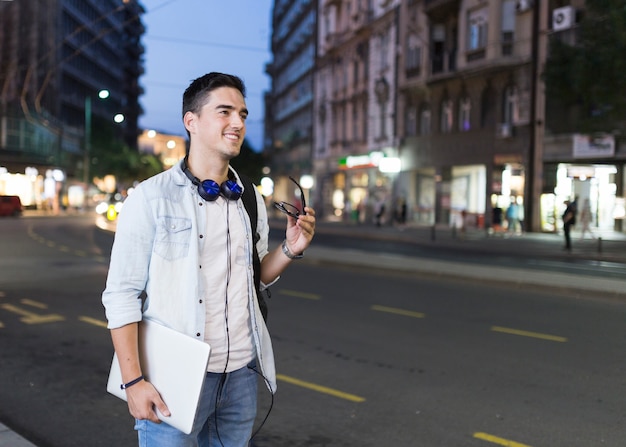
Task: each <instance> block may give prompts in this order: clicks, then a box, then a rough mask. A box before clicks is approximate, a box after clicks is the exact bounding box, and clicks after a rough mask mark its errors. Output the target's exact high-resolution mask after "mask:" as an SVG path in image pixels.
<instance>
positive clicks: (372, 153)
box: [268, 0, 626, 231]
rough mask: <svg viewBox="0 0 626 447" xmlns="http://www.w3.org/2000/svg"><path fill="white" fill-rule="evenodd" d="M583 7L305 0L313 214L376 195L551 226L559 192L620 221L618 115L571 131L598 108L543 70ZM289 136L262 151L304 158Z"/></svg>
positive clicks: (488, 223)
mask: <svg viewBox="0 0 626 447" xmlns="http://www.w3.org/2000/svg"><path fill="white" fill-rule="evenodd" d="M617 3H619V2H617ZM277 4H280V8H279V11H278V12H279V13H280V14H283V15H285V14H287V13H286V11H287V9H286V6H285V2H277ZM608 4H609V3H607V5H608ZM587 6H588V5H586V3H585V1H584V0H569V1H568V0H547V1H539V0H534V1H533V0H485V1H481V2H474V1H463V0H397V1H393V0H380V1H378V0H319V2H318V4H317V16H318V17H317V41H316V49H315V67H314V71H313V79H314V82H313V91H314V101H313V113H312V116H311V120H312V121H311V126H312V134H313V140H312V153H311V160H312V161H311V167H312V173H313V175H314V178H315V182H314V187H313V190H312V195H313V198H314V204H315V206H316V208H317V211H318V216H319V217H320V218H322V219H342V220H346V221H353V222H354V221H361V222H362V221H367V222H370V221H372V218H373V217H374V216H375V215H376V214H377V213H378V212H379V211H380V210H381V209H382V208H383V207H384V210H385V216H384V222H385V223H393V222H394V220H398V219H399V220H401V221H404V220H405V219H406V220H407V221H408V222H411V223H414V224H420V225H449V226H456V227H460V226H461V225H469V226H475V227H478V228H488V229H490V230H494V231H495V230H506V229H507V226H509V225H508V223H509V222H513V223H514V224H513V225H511V228H513V227H517V228H515V229H516V230H517V231H519V230H520V229H521V227H523V228H524V229H526V230H530V231H558V230H559V228H560V226H561V219H560V215H561V213H562V211H563V209H564V207H565V205H564V201H565V200H573V199H574V198H575V197H577V198H578V200H579V202H580V206H581V207H582V206H583V204H584V203H588V204H589V206H590V208H591V211H592V214H593V216H594V219H593V222H594V224H595V226H596V227H598V228H601V229H618V230H621V229H622V220H623V219H624V218H625V217H626V203H625V202H626V201H625V199H624V169H623V168H624V161H625V160H626V146H625V145H624V142H623V137H621V135H622V134H623V132H624V131H626V129H623V128H622V127H626V126H625V125H624V124H623V122H624V121H623V117H618V118H619V119H621V121H620V122H621V123H622V124H621V127H620V125H617V126H615V123H610V122H608V121H607V122H606V123H600V125H599V126H596V127H597V128H596V130H595V131H593V132H591V131H589V130H586V128H585V127H584V126H582V125H581V122H582V121H581V120H580V119H575V118H576V117H579V118H580V115H581V114H582V115H584V114H585V113H587V114H588V113H597V115H598V116H602V113H603V111H605V110H606V108H605V109H603V108H602V104H600V105H596V107H595V111H591V112H590V111H588V110H587V111H585V110H583V107H582V106H581V104H580V103H576V101H569V102H568V103H567V104H564V103H563V101H561V102H559V101H557V99H556V93H555V92H554V91H550V90H549V89H548V88H547V86H546V83H545V79H544V77H545V76H544V75H545V73H546V70H547V69H548V68H549V67H550V66H549V65H548V64H549V62H550V60H551V59H550V57H551V54H550V48H551V47H552V44H553V43H554V41H555V40H558V41H562V42H565V43H567V44H568V45H571V46H572V48H576V47H580V46H581V41H580V39H581V38H582V37H581V24H584V23H588V22H585V20H589V18H590V17H591V16H590V15H589V11H588V7H587ZM606 7H609V8H610V6H606ZM275 14H276V11H275ZM281 17H282V16H281ZM275 32H276V30H275ZM294 35H296V34H294ZM282 36H284V38H285V39H284V40H283V41H282V46H281V47H275V48H274V51H276V50H277V49H279V48H286V47H289V46H290V45H292V43H290V36H291V34H289V33H286V32H283V33H282ZM605 46H606V45H605ZM308 66H309V65H307V67H308ZM276 67H278V66H276ZM562 69H563V70H565V71H566V72H567V71H576V70H577V67H576V66H567V67H565V68H562ZM278 72H279V70H276V71H275V73H278ZM279 86H280V88H282V87H283V84H281V83H275V84H274V85H273V89H275V90H276V89H277V88H278V87H279ZM277 91H279V92H280V91H281V90H280V89H278V90H277ZM272 94H275V93H274V91H273V92H272ZM615 94H616V95H620V94H621V93H620V92H619V91H616V92H615ZM583 96H584V95H583ZM274 104H275V105H276V104H277V103H274ZM284 104H289V103H288V102H285V103H283V105H284ZM279 108H280V107H279ZM280 109H281V111H282V110H283V109H284V110H285V111H286V112H285V113H287V110H288V109H286V108H284V107H282V108H280ZM269 113H271V114H274V115H276V114H277V113H278V110H277V109H269ZM275 124H276V122H274V123H272V121H268V126H273V125H275ZM596 124H597V123H596ZM272 131H273V130H270V132H272ZM274 135H275V134H274ZM275 141H280V142H281V144H282V142H283V140H280V139H278V140H275ZM292 148H293V146H292V145H284V146H283V149H282V151H275V152H274V153H273V155H275V157H274V158H273V159H274V163H275V164H276V163H278V165H280V163H281V161H278V159H280V160H282V162H285V161H286V160H291V159H292V157H296V158H297V159H298V160H302V161H301V163H302V164H303V165H304V163H305V161H304V159H303V157H304V152H298V151H295V152H292ZM398 210H406V217H402V216H398ZM507 211H511V212H512V213H513V214H514V215H509V218H508V219H507ZM515 222H517V223H518V224H515Z"/></svg>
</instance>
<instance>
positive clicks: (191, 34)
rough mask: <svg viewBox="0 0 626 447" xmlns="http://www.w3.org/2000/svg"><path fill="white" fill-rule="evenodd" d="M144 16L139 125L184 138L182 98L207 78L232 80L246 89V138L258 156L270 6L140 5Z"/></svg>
mask: <svg viewBox="0 0 626 447" xmlns="http://www.w3.org/2000/svg"><path fill="white" fill-rule="evenodd" d="M141 4H142V5H143V6H144V7H145V9H146V13H145V14H144V15H143V22H144V25H145V26H146V33H145V34H144V36H143V44H144V46H145V49H146V52H145V54H144V60H145V74H144V75H143V76H142V77H141V78H140V82H141V85H142V86H143V87H144V89H145V93H144V95H143V96H142V97H141V105H142V106H143V108H144V115H143V116H142V117H141V118H140V120H139V125H140V127H142V128H145V129H155V130H157V131H160V132H166V133H171V134H176V135H186V132H185V128H184V127H183V124H182V117H181V108H182V95H183V92H184V90H185V89H186V88H187V86H188V85H189V83H190V82H191V81H192V80H193V79H195V78H197V77H199V76H202V75H203V74H205V73H208V72H211V71H219V72H224V73H230V74H235V75H237V76H239V77H241V78H242V79H243V81H244V82H245V84H246V89H247V96H246V103H247V106H248V110H249V111H250V115H249V118H248V121H247V138H248V140H249V142H250V144H251V145H252V147H253V148H254V149H255V150H256V151H260V150H261V149H262V143H263V95H264V92H265V91H267V90H268V89H269V87H270V80H269V77H268V76H267V75H266V74H265V65H266V64H267V63H269V62H271V60H272V59H271V52H270V41H269V40H270V37H271V31H272V30H271V8H272V5H273V1H272V0H228V1H216V0H142V1H141Z"/></svg>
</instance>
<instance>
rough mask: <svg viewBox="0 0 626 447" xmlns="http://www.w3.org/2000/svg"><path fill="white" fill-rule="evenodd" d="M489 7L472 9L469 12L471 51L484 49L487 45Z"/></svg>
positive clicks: (468, 40) (468, 47) (469, 44)
mask: <svg viewBox="0 0 626 447" xmlns="http://www.w3.org/2000/svg"><path fill="white" fill-rule="evenodd" d="M487 18H488V11H487V8H481V9H477V10H474V11H470V12H469V14H468V27H467V28H468V32H469V35H468V38H467V49H468V50H469V51H475V50H482V49H485V48H486V47H487V24H488V20H487Z"/></svg>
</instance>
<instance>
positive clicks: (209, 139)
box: [102, 73, 315, 447]
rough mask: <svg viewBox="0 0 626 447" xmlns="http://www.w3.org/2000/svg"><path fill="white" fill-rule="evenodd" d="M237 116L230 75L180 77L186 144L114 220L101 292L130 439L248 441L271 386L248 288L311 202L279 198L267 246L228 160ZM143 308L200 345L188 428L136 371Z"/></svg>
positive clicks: (281, 262) (237, 86)
mask: <svg viewBox="0 0 626 447" xmlns="http://www.w3.org/2000/svg"><path fill="white" fill-rule="evenodd" d="M247 116H248V110H247V108H246V103H245V86H244V84H243V82H242V81H241V79H239V78H238V77H236V76H233V75H228V74H222V73H209V74H206V75H204V76H202V77H199V78H197V79H195V80H194V81H192V82H191V84H190V85H189V87H188V88H187V89H186V90H185V92H184V95H183V124H184V126H185V128H186V130H187V133H188V136H189V140H190V143H189V150H188V154H187V156H186V157H185V159H183V160H182V161H181V162H180V163H178V164H177V165H175V166H173V167H172V168H171V169H169V170H167V171H165V172H162V173H160V174H158V175H156V176H154V177H152V178H150V179H148V180H146V181H144V182H142V183H141V184H140V185H139V186H138V187H137V188H136V189H135V190H134V192H133V193H132V194H130V195H129V196H128V198H127V200H126V202H125V203H124V208H123V211H122V212H121V214H120V217H119V221H118V223H117V231H116V234H115V241H114V244H113V248H112V252H111V263H110V267H109V273H108V278H107V283H106V288H105V290H104V292H103V295H102V302H103V304H104V307H105V310H106V316H107V319H108V327H109V329H110V330H111V337H112V340H113V345H114V348H115V351H116V353H117V355H118V358H119V362H120V369H121V373H122V379H123V381H124V384H126V386H127V388H126V395H127V398H128V408H129V411H130V414H131V415H132V416H133V417H134V418H135V419H136V424H135V430H137V432H138V438H139V445H142V446H143V445H149V446H150V447H159V446H163V447H165V446H168V447H169V446H177V447H183V446H185V447H187V446H189V447H191V446H198V445H202V446H212V447H213V446H220V447H221V446H224V447H244V446H248V443H249V440H250V437H251V432H252V427H253V423H254V420H255V417H256V404H257V382H258V379H259V377H261V376H262V377H263V379H264V381H265V382H266V384H267V386H268V388H269V390H270V392H271V393H272V394H273V393H274V392H275V391H276V375H275V372H274V356H273V352H272V347H271V342H270V338H269V333H268V330H267V327H266V325H265V322H264V318H263V316H262V310H261V305H260V304H259V302H258V300H259V298H258V290H261V289H264V288H265V287H266V285H269V284H271V283H272V282H274V281H275V280H276V279H277V278H278V277H279V275H280V274H281V273H282V272H283V271H284V270H285V269H286V268H287V266H288V265H289V264H290V262H291V261H292V260H293V259H298V258H300V257H302V255H303V253H304V250H305V249H306V248H307V247H308V246H309V244H310V243H311V240H312V238H313V234H314V230H315V211H314V210H313V209H312V208H310V207H306V206H305V207H304V209H303V210H300V211H299V212H298V213H294V212H293V209H292V208H291V207H286V206H284V207H283V209H284V210H285V212H286V211H289V210H291V211H289V215H288V217H287V224H286V237H285V239H284V240H283V242H282V244H281V245H279V246H278V247H276V248H274V249H273V250H271V251H270V250H269V247H268V234H269V227H268V219H267V211H266V208H265V205H264V202H263V198H262V197H261V195H260V194H259V192H258V191H257V190H256V188H254V187H252V184H251V183H250V184H249V186H247V187H246V182H244V181H243V180H242V179H243V177H242V176H239V174H238V173H237V172H235V170H234V169H233V168H232V167H231V166H230V161H231V159H233V158H234V157H236V156H237V155H239V153H240V149H241V145H242V143H243V141H244V136H245V131H246V118H247ZM199 179H212V180H203V181H201V180H199ZM245 188H250V189H252V190H254V197H255V201H256V214H257V219H254V222H251V220H252V219H251V218H250V217H249V215H248V213H247V212H246V208H245V203H244V204H242V202H243V199H242V194H246V193H245ZM247 197H249V196H247ZM303 206H304V204H303ZM252 228H256V229H257V234H254V235H253V234H252V231H251V229H252ZM258 261H260V262H258ZM257 277H258V280H257ZM142 297H143V299H142ZM144 317H146V318H151V319H154V320H157V321H159V322H160V323H162V324H164V325H166V326H168V327H170V328H172V329H175V330H177V331H179V332H181V333H184V334H186V335H188V336H190V337H193V338H195V339H198V340H201V341H204V342H206V343H208V344H209V345H210V346H211V355H210V358H209V363H208V368H207V373H206V376H205V382H204V388H203V392H202V396H201V401H200V405H199V406H198V411H197V413H196V419H195V423H194V426H193V429H192V432H191V434H189V435H186V434H184V433H182V432H180V431H178V430H177V429H175V428H173V427H171V426H170V425H168V424H166V423H159V419H158V418H157V414H156V411H155V410H156V409H158V410H159V411H160V412H161V413H163V414H164V415H165V416H168V415H169V410H168V408H167V406H166V405H165V403H164V402H163V401H162V399H161V397H160V395H159V393H158V390H156V389H155V388H154V386H153V385H152V384H151V383H150V382H149V377H148V378H143V375H142V374H143V373H142V365H141V364H140V361H139V358H138V355H137V343H138V337H137V333H138V324H137V323H138V322H139V321H140V320H142V319H143V318H144ZM215 396H217V397H215ZM222 397H223V399H222Z"/></svg>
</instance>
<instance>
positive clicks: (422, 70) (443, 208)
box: [398, 0, 533, 226]
mask: <svg viewBox="0 0 626 447" xmlns="http://www.w3.org/2000/svg"><path fill="white" fill-rule="evenodd" d="M402 9H403V11H402V13H401V14H400V17H401V21H402V25H401V29H402V38H401V47H402V48H403V50H402V51H401V52H400V53H401V55H400V58H399V62H400V66H401V68H400V69H399V83H400V93H399V109H398V125H399V129H400V134H401V136H402V137H401V140H402V143H401V148H400V152H401V158H402V162H403V164H402V165H403V172H402V173H401V176H400V177H401V178H400V179H399V181H400V183H401V188H402V189H403V190H405V191H407V192H408V195H409V203H410V208H411V211H412V215H413V216H412V217H413V219H414V220H415V221H417V222H419V223H423V224H435V223H446V224H450V225H456V226H460V225H461V224H462V223H463V221H464V220H468V221H469V222H466V223H473V224H476V225H481V226H483V225H484V224H485V222H486V223H487V225H498V221H497V220H496V221H494V219H493V215H494V212H493V211H494V210H496V212H497V209H499V210H502V211H503V212H504V211H505V210H506V209H508V208H509V207H510V206H511V204H517V205H521V206H523V205H524V203H525V197H526V196H527V190H526V173H527V170H528V166H529V164H530V163H531V154H530V152H529V146H530V140H531V135H530V134H531V129H530V126H529V122H530V115H531V114H530V110H531V106H532V100H531V98H532V67H533V65H532V45H531V43H532V38H531V34H532V17H533V15H532V9H530V8H527V9H520V8H516V2H515V1H514V0H504V1H490V2H481V3H479V4H474V3H471V2H461V1H456V0H424V1H405V2H403V4H402ZM497 215H499V213H497V214H496V216H497Z"/></svg>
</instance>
